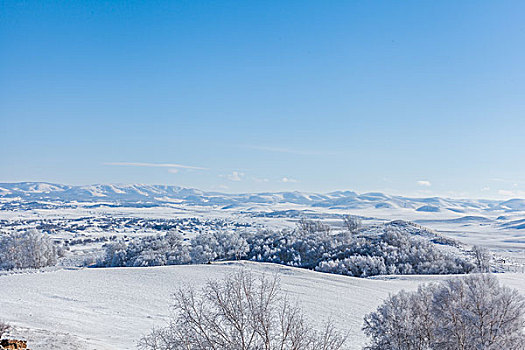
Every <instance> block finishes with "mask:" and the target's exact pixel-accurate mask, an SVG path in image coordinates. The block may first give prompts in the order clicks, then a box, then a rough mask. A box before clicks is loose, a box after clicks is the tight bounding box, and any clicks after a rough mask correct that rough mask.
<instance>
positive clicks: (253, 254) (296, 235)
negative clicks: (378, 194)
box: [99, 218, 475, 277]
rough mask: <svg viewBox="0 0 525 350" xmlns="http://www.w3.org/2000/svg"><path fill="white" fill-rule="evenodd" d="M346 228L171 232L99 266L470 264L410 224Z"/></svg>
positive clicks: (111, 253) (396, 269) (335, 268)
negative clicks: (362, 230)
mask: <svg viewBox="0 0 525 350" xmlns="http://www.w3.org/2000/svg"><path fill="white" fill-rule="evenodd" d="M345 222H346V224H345V225H346V226H347V227H348V229H347V230H345V231H341V232H332V231H331V230H330V228H329V227H328V226H326V225H325V224H322V223H320V222H312V221H308V220H301V221H299V223H298V226H297V228H296V229H295V230H282V231H273V230H265V231H259V232H256V233H249V232H243V231H230V232H227V231H220V232H215V233H202V234H199V235H197V236H196V237H194V238H193V239H192V240H191V241H190V242H184V240H183V238H182V236H181V235H180V234H178V233H176V232H169V233H168V234H166V235H163V236H155V237H146V238H140V239H135V240H132V241H130V242H124V241H120V242H117V243H112V244H108V245H106V251H105V256H104V258H103V259H102V260H101V261H100V263H99V265H100V266H110V267H111V266H156V265H170V264H201V263H208V262H212V261H216V260H239V259H244V260H252V261H262V262H273V263H278V264H284V265H289V266H296V267H302V268H307V269H314V270H317V271H322V272H328V273H336V274H343V275H350V276H357V277H367V276H373V275H381V274H459V273H469V272H471V271H473V270H474V268H475V265H474V263H473V262H472V261H470V260H469V259H467V258H465V257H461V256H457V255H453V254H451V253H446V252H445V251H444V250H442V249H439V248H437V246H436V245H435V244H432V243H431V242H429V241H428V240H427V239H424V238H422V237H418V236H414V235H413V234H411V232H409V231H408V229H411V230H412V229H414V227H412V226H407V225H409V224H406V225H405V226H403V225H401V224H399V223H396V224H392V223H391V224H385V225H380V226H377V227H374V228H373V229H372V231H371V232H366V233H358V231H357V227H358V223H356V222H355V221H354V220H353V219H351V218H347V220H346V221H345Z"/></svg>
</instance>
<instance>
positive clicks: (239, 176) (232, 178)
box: [226, 171, 244, 181]
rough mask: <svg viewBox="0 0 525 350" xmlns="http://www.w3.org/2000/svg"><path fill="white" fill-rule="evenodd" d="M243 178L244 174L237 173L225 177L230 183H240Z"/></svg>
mask: <svg viewBox="0 0 525 350" xmlns="http://www.w3.org/2000/svg"><path fill="white" fill-rule="evenodd" d="M243 176H244V173H241V172H239V171H233V172H232V173H231V174H228V175H226V177H227V178H228V180H230V181H241V180H242V178H243Z"/></svg>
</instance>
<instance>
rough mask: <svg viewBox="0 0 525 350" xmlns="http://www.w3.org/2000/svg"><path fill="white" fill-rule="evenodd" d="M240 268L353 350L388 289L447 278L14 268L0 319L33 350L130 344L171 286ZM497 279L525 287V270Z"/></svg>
mask: <svg viewBox="0 0 525 350" xmlns="http://www.w3.org/2000/svg"><path fill="white" fill-rule="evenodd" d="M239 268H248V269H250V270H252V271H255V272H257V273H266V274H274V273H278V274H279V276H280V278H281V281H282V287H283V290H284V291H285V292H286V293H288V294H289V295H290V297H291V298H293V299H297V300H298V301H299V302H300V303H301V305H302V306H303V307H304V309H305V311H306V312H307V314H308V315H309V317H310V318H311V319H312V320H314V321H315V322H320V320H322V319H324V318H326V317H332V318H333V319H334V321H335V322H336V323H337V325H338V326H339V327H340V328H342V329H346V330H348V332H349V339H348V340H349V341H348V345H349V346H350V348H351V349H360V348H361V346H362V345H363V344H364V342H365V337H364V335H363V334H362V332H361V326H362V319H363V316H364V315H365V314H366V313H368V312H370V311H372V310H373V309H375V308H376V307H377V306H378V305H379V304H380V303H381V301H382V300H383V299H384V298H386V297H387V296H388V295H389V293H395V292H397V291H399V290H401V289H408V290H410V289H415V288H416V287H417V285H418V284H419V283H422V282H427V281H432V280H436V279H443V278H445V277H444V276H439V277H438V276H402V277H396V276H388V277H385V278H384V279H381V278H378V279H359V278H352V277H345V276H338V275H329V274H323V273H318V272H313V271H308V270H302V269H295V268H290V267H284V266H280V265H273V264H261V263H250V262H243V263H222V264H213V265H189V266H166V267H154V268H114V269H82V270H58V271H52V272H44V273H26V274H14V275H4V276H0V285H1V286H2V288H0V300H1V305H0V319H4V320H7V321H9V322H11V323H13V324H14V325H16V326H17V328H18V332H19V333H18V334H19V335H20V336H24V337H26V338H28V339H29V341H30V346H31V348H32V349H34V350H39V349H57V348H68V349H99V350H103V349H108V350H109V349H112V350H113V349H133V348H134V346H135V342H136V340H137V339H138V338H140V336H141V335H142V334H144V333H147V332H148V331H149V329H150V328H151V327H152V326H154V325H156V326H161V325H163V322H164V321H165V320H166V317H167V315H168V314H169V308H168V306H169V301H170V295H171V293H172V292H173V291H174V290H176V289H177V288H178V287H180V286H181V285H183V284H186V283H190V284H193V285H195V286H202V285H203V284H204V283H205V282H206V280H207V279H210V278H221V277H222V276H224V275H225V274H228V273H231V272H233V271H235V270H237V269H239ZM498 277H499V278H500V280H501V281H502V282H503V283H504V284H506V285H509V286H510V287H513V288H518V289H519V290H520V292H521V293H525V276H524V275H523V274H501V275H498ZM46 341H47V344H46V343H45V342H46ZM51 341H52V342H51Z"/></svg>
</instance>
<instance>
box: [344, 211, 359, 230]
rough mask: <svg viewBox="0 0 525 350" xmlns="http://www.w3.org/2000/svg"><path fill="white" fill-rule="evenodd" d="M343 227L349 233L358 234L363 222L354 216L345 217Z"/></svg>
mask: <svg viewBox="0 0 525 350" xmlns="http://www.w3.org/2000/svg"><path fill="white" fill-rule="evenodd" d="M343 225H344V227H346V229H347V230H348V232H350V233H356V232H357V231H358V230H359V228H360V227H361V220H359V218H358V217H357V216H354V215H345V216H343Z"/></svg>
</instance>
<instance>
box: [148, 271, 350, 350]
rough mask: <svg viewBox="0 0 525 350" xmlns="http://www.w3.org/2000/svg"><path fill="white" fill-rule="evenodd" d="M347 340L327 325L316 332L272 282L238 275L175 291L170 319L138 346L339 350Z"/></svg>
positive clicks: (173, 349) (152, 349) (163, 349)
mask: <svg viewBox="0 0 525 350" xmlns="http://www.w3.org/2000/svg"><path fill="white" fill-rule="evenodd" d="M344 342H345V337H344V336H343V335H341V334H340V333H339V332H338V331H337V330H336V329H335V328H334V326H333V325H332V324H331V323H330V322H328V323H326V324H325V326H324V327H323V328H322V329H321V330H315V328H314V327H312V325H311V324H309V323H308V322H307V320H306V317H305V316H304V314H303V313H302V311H301V309H300V308H299V307H297V306H294V305H292V304H290V303H289V302H288V300H287V299H286V297H285V296H283V294H282V292H281V290H280V287H279V281H278V279H276V278H273V279H271V278H266V277H264V276H263V277H260V278H256V277H255V276H254V275H252V274H250V273H248V272H244V271H241V272H239V273H236V274H233V275H230V276H227V277H226V278H224V279H223V280H216V281H209V282H208V284H207V285H206V287H205V288H203V289H202V290H201V291H197V290H195V289H193V288H185V289H181V290H179V291H178V292H177V293H176V294H175V296H174V304H173V316H172V318H171V319H170V322H169V324H168V325H167V326H166V327H165V328H161V329H154V330H153V331H152V332H151V333H150V334H149V335H146V336H145V337H143V338H142V340H141V341H140V342H139V348H140V349H142V350H179V349H180V350H188V349H191V350H209V349H213V350H234V349H235V350H338V349H342V348H343V346H344Z"/></svg>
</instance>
